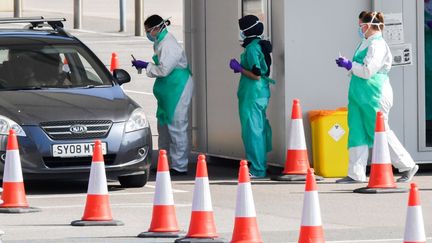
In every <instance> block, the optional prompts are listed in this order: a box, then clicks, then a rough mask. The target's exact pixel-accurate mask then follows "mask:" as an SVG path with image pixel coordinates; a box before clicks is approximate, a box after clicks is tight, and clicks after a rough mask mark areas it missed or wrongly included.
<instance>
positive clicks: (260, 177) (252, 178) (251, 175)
mask: <svg viewBox="0 0 432 243" xmlns="http://www.w3.org/2000/svg"><path fill="white" fill-rule="evenodd" d="M249 178H250V179H251V180H263V179H266V178H267V177H266V176H257V175H254V174H252V173H249Z"/></svg>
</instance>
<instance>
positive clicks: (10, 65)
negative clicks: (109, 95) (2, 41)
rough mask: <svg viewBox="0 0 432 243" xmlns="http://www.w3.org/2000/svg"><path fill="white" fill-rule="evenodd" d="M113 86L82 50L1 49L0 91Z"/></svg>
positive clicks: (47, 48)
mask: <svg viewBox="0 0 432 243" xmlns="http://www.w3.org/2000/svg"><path fill="white" fill-rule="evenodd" d="M105 86H112V82H111V80H110V78H109V76H108V75H107V74H106V72H104V71H103V70H102V69H101V67H100V65H98V64H97V63H96V61H95V60H94V58H93V57H92V56H90V55H89V54H88V53H87V51H86V50H84V49H83V48H81V47H79V46H54V45H50V46H47V45H44V46H34V45H31V46H25V47H23V46H8V47H2V46H0V90H21V89H42V88H93V87H105Z"/></svg>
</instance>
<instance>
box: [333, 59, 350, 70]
mask: <svg viewBox="0 0 432 243" xmlns="http://www.w3.org/2000/svg"><path fill="white" fill-rule="evenodd" d="M336 64H337V65H338V66H339V67H344V68H346V70H348V71H349V70H351V68H352V62H351V61H350V60H349V59H346V58H345V57H339V58H338V59H336Z"/></svg>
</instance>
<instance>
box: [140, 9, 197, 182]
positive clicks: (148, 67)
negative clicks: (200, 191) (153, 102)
mask: <svg viewBox="0 0 432 243" xmlns="http://www.w3.org/2000/svg"><path fill="white" fill-rule="evenodd" d="M168 25H170V21H169V20H164V19H162V17H160V16H159V15H152V16H150V17H148V18H147V19H146V20H145V22H144V27H145V31H146V34H147V38H148V39H149V40H150V41H151V42H153V49H154V52H155V54H154V56H153V62H148V61H141V60H133V61H132V65H133V66H135V67H136V68H137V69H138V70H140V69H145V71H146V74H147V76H148V77H151V78H156V81H155V83H154V86H153V94H154V95H155V97H156V99H157V111H156V117H157V129H158V133H159V139H158V144H159V149H165V150H167V151H168V154H169V157H170V161H171V174H175V175H185V174H187V170H188V157H189V150H190V144H189V130H188V124H189V109H190V105H191V100H192V92H193V80H192V76H191V73H190V71H189V68H188V62H187V59H186V55H185V52H184V50H183V48H182V47H181V46H180V44H179V43H178V41H177V40H176V39H175V38H174V36H173V35H172V34H170V33H169V32H168V29H167V26H168Z"/></svg>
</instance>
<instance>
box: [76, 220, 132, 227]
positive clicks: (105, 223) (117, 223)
mask: <svg viewBox="0 0 432 243" xmlns="http://www.w3.org/2000/svg"><path fill="white" fill-rule="evenodd" d="M71 225H72V226H123V225H124V223H123V222H122V221H119V220H109V221H89V220H75V221H72V222H71Z"/></svg>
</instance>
